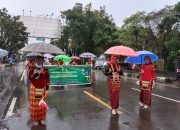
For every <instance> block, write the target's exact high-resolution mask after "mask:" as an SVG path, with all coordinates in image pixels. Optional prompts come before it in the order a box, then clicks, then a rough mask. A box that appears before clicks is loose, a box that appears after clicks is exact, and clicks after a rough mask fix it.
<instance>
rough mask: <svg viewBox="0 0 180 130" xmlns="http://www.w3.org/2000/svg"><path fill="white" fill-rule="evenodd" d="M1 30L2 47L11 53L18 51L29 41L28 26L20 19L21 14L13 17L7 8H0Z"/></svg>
mask: <svg viewBox="0 0 180 130" xmlns="http://www.w3.org/2000/svg"><path fill="white" fill-rule="evenodd" d="M0 30H1V33H0V48H3V49H6V50H8V51H9V52H10V54H13V53H17V52H18V50H19V49H21V48H22V47H23V46H24V45H25V43H27V40H28V38H27V37H28V33H26V32H25V31H26V27H24V25H23V23H22V22H20V21H19V16H13V17H12V16H11V15H9V14H8V11H7V10H6V9H5V8H3V9H2V10H0Z"/></svg>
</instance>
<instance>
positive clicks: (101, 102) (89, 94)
mask: <svg viewBox="0 0 180 130" xmlns="http://www.w3.org/2000/svg"><path fill="white" fill-rule="evenodd" d="M83 92H84V93H85V94H86V95H88V96H89V97H91V98H93V99H94V100H96V101H97V102H99V103H100V104H102V105H104V106H105V107H107V108H109V109H112V108H111V106H110V105H109V104H107V103H106V102H104V101H102V100H101V99H99V98H97V97H95V96H94V95H92V94H91V93H89V92H87V91H83ZM117 113H118V114H122V112H120V111H119V110H118V111H117Z"/></svg>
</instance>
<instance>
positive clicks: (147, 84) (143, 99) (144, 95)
mask: <svg viewBox="0 0 180 130" xmlns="http://www.w3.org/2000/svg"><path fill="white" fill-rule="evenodd" d="M144 60H145V64H143V65H140V67H139V70H138V72H139V75H140V82H139V85H140V99H139V100H140V101H139V105H140V106H141V107H144V108H148V106H151V91H152V88H153V87H154V86H155V70H154V66H153V65H152V62H151V59H150V57H149V56H145V57H144Z"/></svg>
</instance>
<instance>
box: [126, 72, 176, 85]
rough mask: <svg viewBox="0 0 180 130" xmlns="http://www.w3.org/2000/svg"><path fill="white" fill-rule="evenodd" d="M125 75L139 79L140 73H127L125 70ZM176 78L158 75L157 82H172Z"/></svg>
mask: <svg viewBox="0 0 180 130" xmlns="http://www.w3.org/2000/svg"><path fill="white" fill-rule="evenodd" d="M123 76H125V77H130V78H136V79H139V77H140V76H139V74H135V73H127V72H124V73H123ZM174 80H175V79H173V77H163V76H162V77H160V76H156V82H160V83H162V82H163V83H164V82H166V83H171V82H172V81H174Z"/></svg>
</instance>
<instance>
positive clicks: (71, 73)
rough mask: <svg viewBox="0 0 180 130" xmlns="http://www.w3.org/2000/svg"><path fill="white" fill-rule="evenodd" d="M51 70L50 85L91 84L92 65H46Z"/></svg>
mask: <svg viewBox="0 0 180 130" xmlns="http://www.w3.org/2000/svg"><path fill="white" fill-rule="evenodd" d="M45 67H46V68H48V70H49V76H50V86H63V85H83V84H91V66H85V65H73V66H69V65H68V66H66V65H63V66H55V65H46V66H45Z"/></svg>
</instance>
